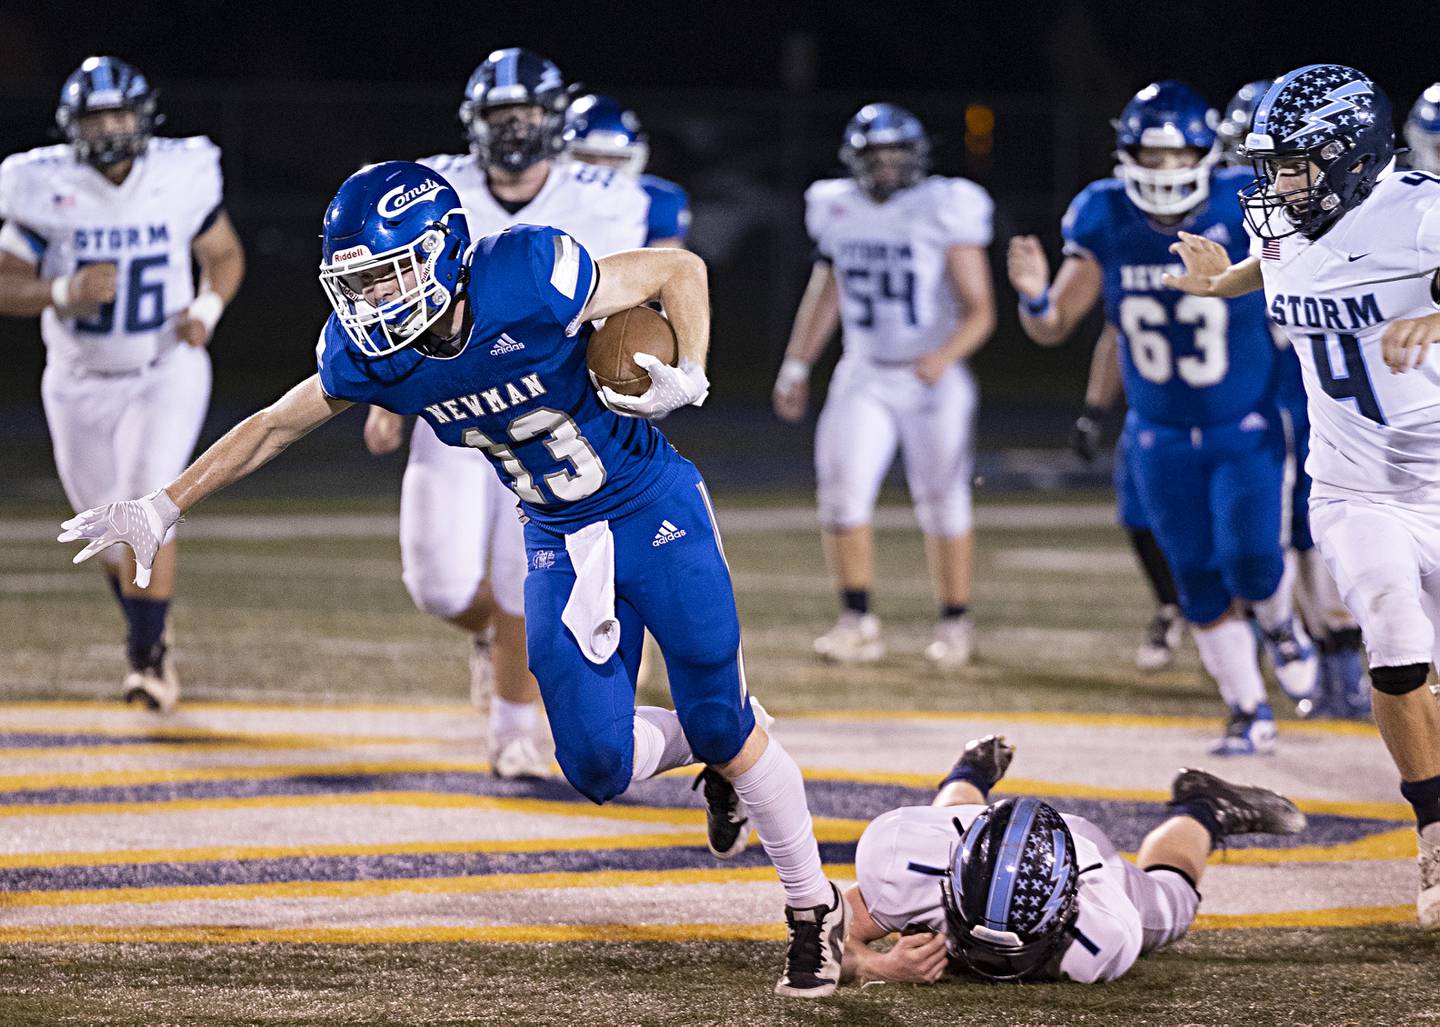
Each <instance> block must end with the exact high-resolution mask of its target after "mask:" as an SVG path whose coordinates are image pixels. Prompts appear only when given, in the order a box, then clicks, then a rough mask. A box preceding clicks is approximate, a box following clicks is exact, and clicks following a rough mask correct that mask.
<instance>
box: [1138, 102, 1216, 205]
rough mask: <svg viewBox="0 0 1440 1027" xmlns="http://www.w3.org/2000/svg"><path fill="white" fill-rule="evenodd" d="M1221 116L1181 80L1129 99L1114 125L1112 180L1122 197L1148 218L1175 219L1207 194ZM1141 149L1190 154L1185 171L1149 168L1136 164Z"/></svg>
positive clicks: (1180, 169) (1177, 168) (1201, 201)
mask: <svg viewBox="0 0 1440 1027" xmlns="http://www.w3.org/2000/svg"><path fill="white" fill-rule="evenodd" d="M1219 121H1220V115H1219V114H1217V113H1216V112H1215V110H1214V109H1213V108H1212V107H1211V106H1210V105H1209V104H1208V103H1206V102H1205V98H1204V97H1203V96H1201V95H1200V94H1199V93H1198V92H1196V91H1195V90H1194V89H1192V88H1190V87H1189V86H1187V85H1186V84H1185V83H1183V82H1176V81H1174V80H1173V79H1166V80H1165V81H1163V82H1152V83H1151V84H1150V85H1148V86H1146V87H1145V88H1144V89H1142V90H1140V92H1138V93H1136V94H1135V95H1134V97H1132V98H1131V100H1130V102H1129V103H1127V104H1126V105H1125V109H1124V110H1122V111H1121V112H1120V117H1119V118H1118V119H1117V120H1116V121H1115V122H1114V125H1115V157H1116V159H1117V160H1118V161H1119V162H1120V163H1119V165H1118V166H1117V167H1116V168H1115V177H1117V178H1119V179H1120V180H1121V181H1122V182H1124V183H1125V195H1126V196H1128V197H1130V200H1131V202H1132V203H1134V204H1135V206H1137V207H1139V208H1140V209H1141V210H1143V211H1144V212H1145V213H1147V214H1154V215H1156V216H1157V217H1179V216H1180V215H1182V214H1186V213H1189V212H1190V211H1192V210H1194V209H1195V208H1196V207H1198V206H1200V204H1202V203H1204V202H1205V200H1206V199H1207V198H1208V197H1209V196H1210V172H1211V170H1212V169H1213V168H1214V167H1215V164H1216V162H1217V161H1219V159H1220V141H1219V137H1218V136H1217V134H1216V131H1215V129H1216V126H1217V125H1218V124H1219ZM1142 148H1144V149H1157V150H1194V151H1197V157H1196V160H1195V162H1194V163H1193V164H1191V165H1189V166H1187V167H1175V168H1147V167H1145V166H1144V165H1143V164H1142V163H1141V162H1140V160H1139V152H1140V150H1141V149H1142Z"/></svg>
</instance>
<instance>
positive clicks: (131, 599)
mask: <svg viewBox="0 0 1440 1027" xmlns="http://www.w3.org/2000/svg"><path fill="white" fill-rule="evenodd" d="M120 605H122V606H123V607H125V620H126V622H127V623H128V624H129V628H130V630H129V633H128V636H127V638H126V655H127V656H128V657H129V659H130V666H131V667H132V668H134V669H135V670H144V669H146V668H147V667H156V666H158V665H159V664H160V661H161V660H162V659H164V657H165V641H164V639H165V617H166V615H167V614H168V613H169V611H170V600H168V599H143V598H141V597H139V596H125V597H123V598H122V599H121V600H120Z"/></svg>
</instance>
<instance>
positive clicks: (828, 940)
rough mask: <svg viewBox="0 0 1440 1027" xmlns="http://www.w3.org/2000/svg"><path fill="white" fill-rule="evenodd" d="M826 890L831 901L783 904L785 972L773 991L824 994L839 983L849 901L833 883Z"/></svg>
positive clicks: (787, 994)
mask: <svg viewBox="0 0 1440 1027" xmlns="http://www.w3.org/2000/svg"><path fill="white" fill-rule="evenodd" d="M830 891H831V893H832V895H833V897H834V903H833V905H829V906H810V907H808V908H800V909H797V908H795V907H793V906H786V907H785V926H786V929H787V933H788V934H789V939H790V944H789V946H788V948H787V949H786V952H785V973H784V975H783V976H781V978H780V980H779V982H778V983H776V985H775V994H777V995H782V996H784V997H786V998H828V997H829V996H831V995H833V994H835V989H836V988H838V987H839V986H840V964H841V961H842V959H843V957H844V954H845V936H846V935H847V934H848V933H849V932H850V903H849V902H847V901H845V896H843V895H841V894H840V889H839V888H836V887H835V886H834V885H833V884H832V885H831V886H830Z"/></svg>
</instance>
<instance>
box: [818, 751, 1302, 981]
mask: <svg viewBox="0 0 1440 1027" xmlns="http://www.w3.org/2000/svg"><path fill="white" fill-rule="evenodd" d="M1014 753H1015V749H1014V747H1013V746H1010V745H1008V744H1006V742H1005V740H1004V739H1003V738H1000V737H998V736H996V735H987V736H986V737H984V738H980V739H976V740H974V741H972V742H970V743H968V744H967V745H966V746H965V750H964V752H962V753H961V755H960V758H959V759H958V760H957V761H956V763H955V766H954V768H953V769H951V771H950V773H949V774H948V775H947V776H946V778H945V780H944V781H943V782H942V783H941V785H940V790H939V792H938V794H937V795H936V796H935V800H934V802H933V804H932V805H930V806H909V807H903V808H901V809H896V810H891V811H890V812H888V813H885V814H882V815H881V816H879V817H877V818H876V819H875V820H874V821H872V822H871V824H870V826H869V827H867V828H866V829H865V833H864V834H863V835H861V837H860V843H859V845H858V846H857V847H856V850H855V874H856V877H857V878H858V883H857V884H856V885H855V886H854V887H853V888H851V889H850V890H849V892H847V893H846V900H847V901H848V902H849V903H850V906H851V914H852V916H853V922H852V924H851V927H850V934H849V938H848V940H847V941H846V944H845V964H844V978H843V979H844V980H845V981H846V982H853V983H863V982H865V981H895V982H911V983H931V982H934V981H937V980H939V979H940V978H941V977H943V976H946V975H947V974H949V975H953V976H957V977H962V978H967V979H971V980H977V979H978V980H986V981H1056V980H1068V981H1075V982H1079V983H1095V982H1099V981H1112V980H1115V979H1116V978H1118V977H1120V976H1121V975H1122V974H1124V973H1125V972H1126V971H1127V970H1129V969H1130V967H1131V966H1132V965H1134V963H1135V960H1136V959H1137V958H1138V957H1139V956H1142V955H1146V954H1148V953H1150V952H1153V951H1155V950H1156V949H1158V948H1159V947H1161V946H1162V945H1166V944H1168V943H1170V942H1172V941H1175V940H1176V939H1178V938H1180V937H1181V936H1183V935H1184V934H1185V932H1186V931H1187V930H1188V929H1189V927H1190V924H1191V923H1192V922H1193V921H1194V919H1195V912H1196V910H1197V909H1198V907H1199V904H1200V893H1199V892H1198V891H1197V890H1196V886H1197V885H1198V883H1199V881H1200V878H1201V875H1202V874H1203V873H1204V871H1205V861H1206V858H1207V857H1208V856H1209V854H1210V852H1211V850H1212V849H1213V848H1214V847H1215V845H1216V844H1217V843H1218V842H1219V841H1220V840H1222V839H1224V838H1227V837H1230V836H1231V835H1237V834H1247V833H1264V834H1298V833H1300V832H1301V831H1302V830H1304V827H1305V815H1304V814H1303V813H1301V812H1300V811H1299V810H1298V809H1296V808H1295V806H1294V804H1293V803H1291V802H1290V801H1289V800H1288V799H1285V798H1282V797H1281V796H1279V795H1276V794H1275V793H1274V792H1271V791H1267V790H1266V789H1264V788H1253V787H1248V786H1244V785H1233V784H1230V783H1229V782H1226V781H1222V780H1221V779H1220V778H1218V777H1215V776H1213V775H1211V774H1207V773H1205V772H1204V771H1202V770H1182V771H1180V773H1179V774H1177V775H1176V777H1175V780H1174V782H1173V784H1172V785H1171V802H1170V810H1171V813H1172V814H1173V816H1171V817H1170V819H1168V820H1166V821H1165V822H1164V823H1163V824H1161V825H1160V826H1159V827H1157V828H1155V829H1154V830H1153V831H1151V832H1150V833H1149V834H1148V835H1146V837H1145V841H1144V842H1143V843H1142V844H1141V846H1140V852H1139V854H1138V856H1137V858H1136V861H1135V862H1134V863H1132V862H1130V861H1129V860H1127V859H1124V858H1122V857H1121V856H1120V855H1119V853H1118V852H1117V851H1116V849H1115V845H1114V844H1113V843H1112V842H1111V841H1110V839H1109V838H1108V837H1106V835H1105V833H1104V832H1103V831H1101V830H1100V828H1098V827H1096V826H1095V825H1094V824H1092V823H1090V822H1089V821H1088V820H1085V819H1083V818H1081V817H1077V816H1072V815H1069V814H1062V813H1060V812H1059V811H1057V810H1056V809H1055V808H1054V807H1052V806H1050V805H1049V804H1047V803H1044V802H1041V801H1040V800H1038V799H1033V798H1018V799H1004V800H1001V801H999V802H995V803H990V804H988V805H987V802H988V796H989V791H990V789H991V787H993V786H994V785H995V784H996V782H998V781H999V780H1000V778H1001V777H1003V776H1004V774H1005V770H1006V768H1008V767H1009V765H1010V760H1011V759H1012V758H1013V756H1014ZM895 933H899V935H900V937H899V940H898V941H896V943H895V944H894V946H893V947H891V948H890V949H889V950H888V951H886V952H880V951H878V950H876V949H874V948H872V947H871V943H872V942H877V941H880V940H881V939H883V938H886V937H887V936H889V935H891V934H895Z"/></svg>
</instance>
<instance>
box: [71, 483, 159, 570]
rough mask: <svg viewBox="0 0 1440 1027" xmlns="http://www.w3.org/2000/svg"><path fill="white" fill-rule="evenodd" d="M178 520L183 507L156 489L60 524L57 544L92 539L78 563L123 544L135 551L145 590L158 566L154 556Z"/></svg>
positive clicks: (96, 508) (136, 564)
mask: <svg viewBox="0 0 1440 1027" xmlns="http://www.w3.org/2000/svg"><path fill="white" fill-rule="evenodd" d="M179 519H180V508H179V507H178V506H176V505H175V503H174V501H173V500H171V498H170V496H169V495H168V494H167V493H166V492H165V490H164V489H156V490H155V491H154V492H152V493H150V494H149V495H148V496H142V497H141V498H140V499H127V500H125V501H124V502H121V503H106V504H105V505H104V506H97V507H95V508H94V509H93V510H86V511H85V512H84V513H81V514H76V515H75V516H74V517H72V518H70V519H69V520H68V521H63V522H61V524H60V527H62V528H64V529H65V530H64V531H62V532H61V533H60V534H59V536H58V537H57V538H56V541H57V542H74V541H75V540H76V539H81V538H85V539H90V540H91V541H90V544H89V545H88V546H86V547H85V548H84V549H82V550H80V552H79V553H77V554H75V563H80V562H82V561H84V560H88V559H90V557H92V556H94V555H95V554H96V553H98V552H100V550H102V549H107V548H109V547H110V546H113V545H114V544H115V543H116V542H124V543H125V544H126V545H127V546H129V547H130V548H131V549H132V550H134V552H135V584H137V585H139V586H140V587H141V588H146V587H147V586H149V584H150V568H152V567H153V566H155V554H156V553H158V552H159V551H160V546H161V544H162V543H164V541H165V534H166V532H168V531H169V530H170V528H171V526H172V525H173V524H174V523H175V522H176V521H178V520H179Z"/></svg>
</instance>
